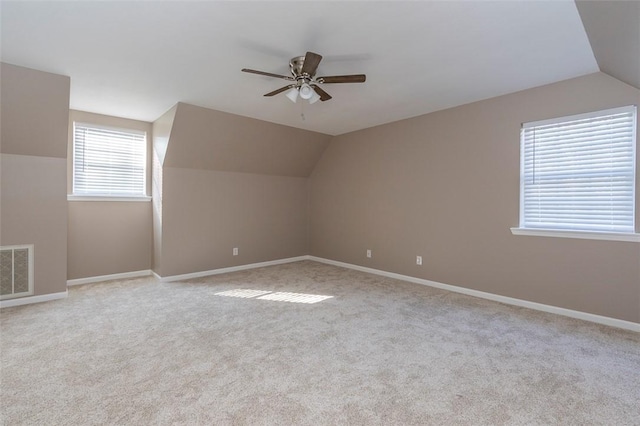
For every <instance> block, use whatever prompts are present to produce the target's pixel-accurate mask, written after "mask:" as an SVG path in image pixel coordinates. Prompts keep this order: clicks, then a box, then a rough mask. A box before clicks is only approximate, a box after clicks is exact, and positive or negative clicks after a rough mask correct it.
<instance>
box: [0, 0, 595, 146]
mask: <svg viewBox="0 0 640 426" xmlns="http://www.w3.org/2000/svg"><path fill="white" fill-rule="evenodd" d="M0 13H1V18H0V19H1V21H0V23H1V33H0V35H1V43H2V44H1V48H2V49H1V58H2V61H3V62H7V63H11V64H14V65H20V66H25V67H29V68H35V69H38V70H42V71H49V72H54V73H58V74H63V75H67V76H70V77H71V105H70V106H71V108H72V109H78V110H84V111H91V112H97V113H102V114H108V115H114V116H119V117H126V118H133V119H138V120H144V121H154V120H155V119H157V118H158V117H159V116H160V115H161V114H163V113H164V112H165V111H166V110H168V109H169V108H171V107H172V106H173V105H174V104H176V103H177V102H186V103H190V104H194V105H199V106H204V107H208V108H213V109H217V110H220V111H226V112H231V113H234V114H239V115H243V116H248V117H253V118H258V119H262V120H266V121H270V122H274V123H280V124H285V125H289V126H294V127H299V128H304V129H308V130H314V131H318V132H322V133H326V134H330V135H338V134H342V133H346V132H350V131H354V130H358V129H362V128H367V127H372V126H375V125H379V124H383V123H388V122H391V121H396V120H400V119H404V118H409V117H414V116H417V115H421V114H426V113H429V112H432V111H436V110H441V109H445V108H449V107H452V106H456V105H461V104H465V103H469V102H473V101H477V100H481V99H486V98H490V97H494V96H498V95H502V94H505V93H510V92H515V91H518V90H523V89H527V88H530V87H535V86H539V85H543V84H547V83H551V82H555V81H559V80H564V79H568V78H572V77H576V76H580V75H584V74H588V73H592V72H596V71H598V65H597V63H596V60H595V58H594V56H593V52H592V50H591V47H590V45H589V41H588V39H587V35H586V34H585V30H584V27H583V24H582V21H581V20H580V16H579V14H578V11H577V9H576V5H575V3H574V2H573V1H563V0H561V1H497V2H492V1H489V2H488V1H475V2H462V1H439V2H435V1H433V2H432V1H422V2H404V1H394V2H346V1H343V2H325V1H322V2H271V1H260V2H243V1H235V2H219V1H215V2H214V1H205V2H202V1H201V2H186V1H173V2H154V1H137V2H134V1H131V2H94V1H80V2H78V1H73V2H60V1H50V2H26V1H19V2H8V1H4V0H3V1H2V2H1V11H0ZM306 51H313V52H317V53H319V54H321V55H323V56H324V59H323V61H322V62H321V64H320V66H319V68H318V73H317V75H336V74H337V75H340V74H356V73H364V74H366V75H367V82H366V83H364V84H332V85H329V84H327V85H325V86H323V87H324V89H325V90H326V91H327V92H329V93H330V94H331V95H332V96H333V99H332V100H330V101H327V102H318V103H316V104H314V105H308V104H307V105H303V103H301V102H298V103H297V104H293V103H291V102H290V101H289V100H288V99H287V98H286V97H285V96H284V95H283V94H281V95H278V96H276V97H272V98H265V97H263V96H262V95H263V94H264V93H267V92H270V91H272V90H275V89H277V88H279V87H282V86H284V85H286V82H285V81H284V80H278V79H274V78H269V77H264V76H258V75H253V74H246V73H242V72H240V69H241V68H245V67H246V68H254V69H259V70H263V71H267V72H273V73H277V74H287V73H288V62H289V59H290V58H291V57H293V56H298V55H303V54H304V53H305V52H306ZM301 112H304V115H305V119H304V120H303V119H302V117H301Z"/></svg>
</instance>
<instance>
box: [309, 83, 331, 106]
mask: <svg viewBox="0 0 640 426" xmlns="http://www.w3.org/2000/svg"><path fill="white" fill-rule="evenodd" d="M311 87H313V90H315V91H316V93H317V94H318V95H320V100H321V101H322V102H324V101H328V100H329V99H331V95H330V94H328V93H327V92H325V91H324V90H322V89H321V88H320V86H317V85H315V84H313V85H312V86H311Z"/></svg>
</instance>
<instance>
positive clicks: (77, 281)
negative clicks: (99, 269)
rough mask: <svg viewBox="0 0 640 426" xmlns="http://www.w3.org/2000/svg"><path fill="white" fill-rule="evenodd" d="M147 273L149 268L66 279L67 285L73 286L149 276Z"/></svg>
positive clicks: (149, 272)
mask: <svg viewBox="0 0 640 426" xmlns="http://www.w3.org/2000/svg"><path fill="white" fill-rule="evenodd" d="M149 275H151V271H150V270H149V269H145V270H142V271H132V272H122V273H119V274H111V275H98V276H96V277H87V278H77V279H75V280H67V287H71V286H74V285H82V284H92V283H99V282H102V281H111V280H123V279H126V278H138V277H146V276H149Z"/></svg>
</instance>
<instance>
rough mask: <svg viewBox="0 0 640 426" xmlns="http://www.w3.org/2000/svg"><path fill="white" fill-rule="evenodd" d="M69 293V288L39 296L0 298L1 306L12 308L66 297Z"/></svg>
mask: <svg viewBox="0 0 640 426" xmlns="http://www.w3.org/2000/svg"><path fill="white" fill-rule="evenodd" d="M68 295H69V292H68V291H67V290H65V291H61V292H59V293H49V294H41V295H38V296H27V297H20V298H17V299H9V300H0V308H10V307H12V306H21V305H30V304H32V303H40V302H48V301H50V300H57V299H64V298H66V297H67V296H68Z"/></svg>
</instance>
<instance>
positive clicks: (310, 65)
mask: <svg viewBox="0 0 640 426" xmlns="http://www.w3.org/2000/svg"><path fill="white" fill-rule="evenodd" d="M321 60H322V56H320V55H318V54H317V53H313V52H307V54H306V55H305V56H304V62H303V63H302V74H309V75H310V76H311V77H313V76H314V75H315V74H316V70H317V69H318V65H320V61H321Z"/></svg>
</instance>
